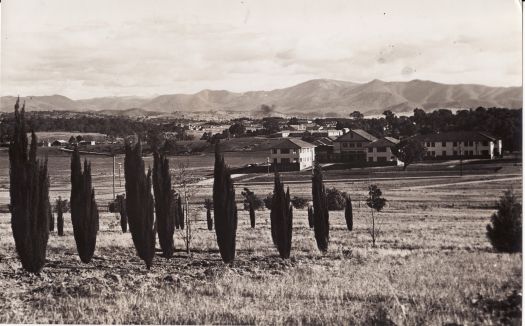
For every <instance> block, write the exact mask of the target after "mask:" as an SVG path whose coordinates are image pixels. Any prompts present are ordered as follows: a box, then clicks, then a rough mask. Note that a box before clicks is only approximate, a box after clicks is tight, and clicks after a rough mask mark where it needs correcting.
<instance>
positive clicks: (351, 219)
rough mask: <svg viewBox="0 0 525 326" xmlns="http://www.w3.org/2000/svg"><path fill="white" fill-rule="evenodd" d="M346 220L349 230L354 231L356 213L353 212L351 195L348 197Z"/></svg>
mask: <svg viewBox="0 0 525 326" xmlns="http://www.w3.org/2000/svg"><path fill="white" fill-rule="evenodd" d="M345 221H346V227H347V228H348V231H352V230H353V228H354V215H353V213H352V199H350V196H347V197H346V207H345Z"/></svg>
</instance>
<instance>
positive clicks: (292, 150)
mask: <svg viewBox="0 0 525 326" xmlns="http://www.w3.org/2000/svg"><path fill="white" fill-rule="evenodd" d="M277 151H278V149H277V148H273V149H272V154H277ZM311 151H313V149H312V148H301V149H299V152H300V153H303V152H311ZM290 153H292V154H297V150H296V149H290V148H281V154H290Z"/></svg>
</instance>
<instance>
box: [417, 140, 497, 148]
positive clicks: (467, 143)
mask: <svg viewBox="0 0 525 326" xmlns="http://www.w3.org/2000/svg"><path fill="white" fill-rule="evenodd" d="M438 143H439V142H438ZM425 145H426V146H427V147H436V142H429V141H427V142H426V143H425ZM460 145H463V146H474V141H472V140H467V141H462V142H461V141H460V142H457V141H454V142H452V146H453V147H456V146H460ZM481 145H482V146H489V142H488V141H482V142H481ZM441 146H443V147H445V146H447V142H446V141H442V142H441Z"/></svg>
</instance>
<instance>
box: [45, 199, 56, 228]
mask: <svg viewBox="0 0 525 326" xmlns="http://www.w3.org/2000/svg"><path fill="white" fill-rule="evenodd" d="M47 215H48V216H49V232H53V231H55V217H54V216H53V211H52V210H51V203H50V204H49V208H48V210H47Z"/></svg>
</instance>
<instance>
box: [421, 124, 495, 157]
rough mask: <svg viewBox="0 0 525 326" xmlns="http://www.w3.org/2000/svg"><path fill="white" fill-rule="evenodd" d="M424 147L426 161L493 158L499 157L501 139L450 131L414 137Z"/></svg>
mask: <svg viewBox="0 0 525 326" xmlns="http://www.w3.org/2000/svg"><path fill="white" fill-rule="evenodd" d="M415 138H416V139H417V140H419V141H420V142H421V143H423V145H424V146H425V147H426V149H427V152H426V157H425V158H426V159H433V158H460V157H461V158H463V157H472V158H475V157H476V158H491V159H492V158H494V157H496V156H499V155H501V153H502V143H501V139H497V138H496V137H494V136H492V135H489V134H488V133H486V132H481V131H450V132H440V133H435V134H428V135H418V136H415Z"/></svg>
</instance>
